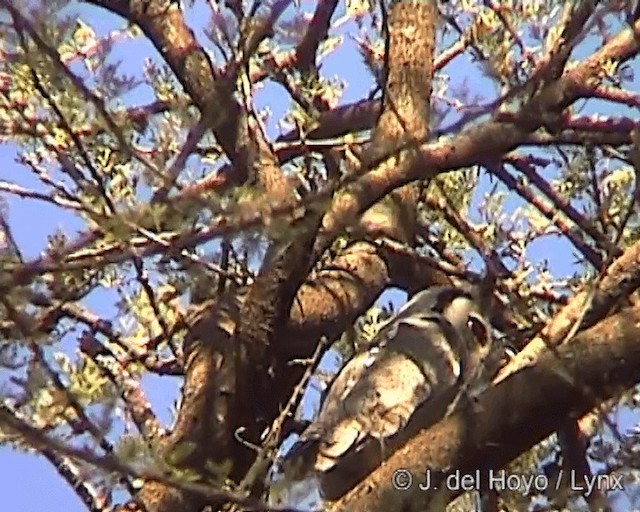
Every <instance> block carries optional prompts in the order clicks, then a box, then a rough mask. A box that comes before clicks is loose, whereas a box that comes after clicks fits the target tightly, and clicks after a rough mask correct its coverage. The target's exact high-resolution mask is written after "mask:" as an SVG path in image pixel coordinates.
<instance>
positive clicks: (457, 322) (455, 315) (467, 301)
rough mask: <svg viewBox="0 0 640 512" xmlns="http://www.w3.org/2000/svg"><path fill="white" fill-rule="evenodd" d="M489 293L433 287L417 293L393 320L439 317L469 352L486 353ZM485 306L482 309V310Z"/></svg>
mask: <svg viewBox="0 0 640 512" xmlns="http://www.w3.org/2000/svg"><path fill="white" fill-rule="evenodd" d="M489 294H491V291H487V290H486V287H485V286H483V284H482V283H481V284H480V285H468V284H464V285H461V286H451V287H449V286H434V287H431V288H427V289H426V290H423V291H421V292H418V293H416V294H415V295H414V296H413V297H412V298H411V300H409V301H408V302H407V303H406V304H405V305H404V306H403V307H402V308H401V309H400V310H399V311H398V314H397V315H396V318H398V319H402V318H407V317H420V316H431V315H434V314H436V315H442V317H443V318H444V319H445V320H447V321H448V322H449V323H450V324H451V326H452V327H453V328H454V329H455V330H456V332H457V333H458V334H459V335H460V336H461V338H462V339H464V340H465V342H466V343H467V345H468V346H469V348H470V349H472V350H477V349H480V350H482V351H487V352H488V351H489V350H490V348H491V341H492V335H491V325H490V323H489V321H488V320H487V319H486V317H485V314H486V313H488V311H487V309H488V308H487V305H488V304H490V303H491V300H492V296H491V295H489ZM483 306H484V307H483Z"/></svg>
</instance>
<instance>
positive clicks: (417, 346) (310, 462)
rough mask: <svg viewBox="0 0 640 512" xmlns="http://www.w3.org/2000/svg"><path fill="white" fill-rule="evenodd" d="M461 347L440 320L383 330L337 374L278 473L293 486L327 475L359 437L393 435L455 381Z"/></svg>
mask: <svg viewBox="0 0 640 512" xmlns="http://www.w3.org/2000/svg"><path fill="white" fill-rule="evenodd" d="M462 346H463V344H461V343H459V340H458V338H457V335H456V333H455V331H453V330H452V329H451V326H450V324H448V323H447V322H446V321H444V320H443V319H442V318H441V317H439V316H423V317H419V318H418V317H411V318H405V319H400V320H399V321H397V322H392V323H389V324H387V325H385V326H384V328H383V329H382V330H381V332H380V333H379V334H378V336H377V337H376V344H375V346H374V347H373V348H371V349H370V350H369V351H367V352H365V353H362V354H357V355H356V356H355V357H354V358H353V359H351V360H350V361H349V362H348V363H347V364H346V365H345V367H344V368H343V369H342V371H341V372H340V373H339V374H338V376H337V377H336V379H335V380H334V382H333V383H332V385H331V387H330V389H329V391H328V393H327V396H326V398H325V400H324V402H323V405H322V408H321V410H320V413H319V414H318V417H317V419H316V420H315V421H314V422H313V423H312V424H311V425H310V426H309V428H308V429H307V430H305V432H303V433H302V435H301V438H300V441H299V442H298V443H297V444H296V445H294V447H293V448H292V449H291V451H290V452H289V454H288V455H287V457H286V458H285V474H287V473H288V476H289V477H291V478H292V479H294V480H297V479H301V478H304V476H306V474H307V473H308V472H309V471H311V470H315V471H316V472H325V471H328V470H330V469H331V468H332V467H333V466H334V465H335V464H336V463H337V462H338V461H339V459H340V458H341V457H342V456H343V455H345V454H346V453H347V452H348V451H350V450H354V449H357V447H358V445H359V444H360V443H361V442H362V441H363V440H364V439H365V438H366V437H374V438H377V439H384V438H387V437H390V436H392V435H394V434H395V433H397V432H398V431H399V430H400V429H401V428H403V427H404V426H405V425H406V424H407V422H408V421H409V418H410V417H411V416H412V414H413V413H414V411H415V410H416V408H417V407H418V406H419V405H421V404H422V403H424V402H425V401H427V400H429V399H430V398H431V397H434V396H435V395H437V394H439V393H440V392H441V391H443V390H445V389H450V387H451V386H453V385H455V383H456V382H457V381H458V378H459V376H460V373H461V365H462V360H463V359H464V354H461V353H460V351H461V348H462ZM287 464H288V467H289V468H292V467H296V466H297V470H296V471H287Z"/></svg>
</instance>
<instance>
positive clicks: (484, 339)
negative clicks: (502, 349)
mask: <svg viewBox="0 0 640 512" xmlns="http://www.w3.org/2000/svg"><path fill="white" fill-rule="evenodd" d="M467 327H469V329H470V330H471V332H472V333H473V336H474V337H475V339H476V341H477V342H478V344H479V345H480V346H482V347H485V346H487V345H488V344H489V342H490V341H491V333H490V332H489V326H488V325H487V323H486V322H485V321H484V320H483V319H482V318H480V317H479V316H476V315H474V314H471V315H469V318H468V319H467Z"/></svg>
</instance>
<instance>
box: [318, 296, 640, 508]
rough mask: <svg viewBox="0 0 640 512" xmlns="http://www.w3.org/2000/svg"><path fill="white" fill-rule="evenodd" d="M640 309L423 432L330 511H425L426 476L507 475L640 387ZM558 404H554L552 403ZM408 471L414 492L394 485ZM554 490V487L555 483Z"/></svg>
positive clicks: (550, 355) (583, 336)
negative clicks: (502, 471) (527, 455)
mask: <svg viewBox="0 0 640 512" xmlns="http://www.w3.org/2000/svg"><path fill="white" fill-rule="evenodd" d="M639 337H640V309H639V308H637V307H636V308H628V309H624V310H622V311H621V312H620V313H617V314H616V315H614V316H612V317H610V318H607V319H606V320H603V321H602V322H600V323H599V324H597V325H595V326H594V327H592V328H590V329H589V330H587V331H585V332H583V333H581V334H580V335H578V336H577V337H576V338H574V339H573V340H571V341H570V342H569V343H567V344H566V345H563V346H561V347H559V348H558V351H557V353H556V354H553V353H551V352H550V351H546V352H545V353H544V354H543V355H542V357H541V358H540V359H539V360H538V362H537V364H536V365H535V366H532V367H528V368H526V369H524V370H522V371H521V372H519V373H517V374H515V375H512V376H510V377H509V378H508V379H506V380H505V381H504V382H501V383H500V384H499V385H497V386H495V387H493V388H490V389H488V390H486V391H485V392H484V393H483V394H482V395H480V396H479V397H478V398H477V399H476V400H475V401H474V402H473V403H470V404H466V406H465V407H464V408H463V409H462V410H460V411H459V412H458V413H456V414H454V415H452V416H450V417H448V418H447V419H445V420H442V421H440V422H439V423H437V424H436V425H434V426H433V427H432V428H428V429H425V430H421V431H420V432H419V433H418V434H417V435H416V436H415V437H414V438H412V439H411V441H409V442H408V443H407V444H406V445H405V446H403V447H402V448H401V449H399V450H398V451H396V452H395V453H394V454H393V455H392V456H391V457H390V458H389V459H387V460H386V461H385V462H384V463H383V464H382V465H381V466H380V467H379V468H378V469H377V470H376V471H375V472H374V473H372V474H371V475H370V476H369V477H367V478H366V479H365V480H364V481H363V482H361V483H360V484H359V485H358V486H357V487H356V488H354V489H353V490H352V491H351V492H349V493H348V494H347V495H345V496H344V497H343V498H342V499H341V500H340V501H338V502H336V503H335V504H334V505H333V506H332V507H331V509H330V510H331V512H336V511H339V510H344V511H350V512H352V511H363V512H364V511H367V512H372V511H382V510H392V509H393V510H404V511H414V510H415V511H417V510H425V508H424V507H425V500H426V499H428V498H432V497H433V493H428V492H423V491H420V490H419V489H418V485H419V484H420V483H423V482H424V481H425V480H424V477H423V476H424V475H425V474H426V473H425V472H426V470H429V471H430V473H429V474H430V476H431V483H432V484H433V485H438V484H441V483H442V479H443V477H444V476H446V475H447V474H451V472H452V471H454V470H460V471H461V472H463V473H467V472H468V473H471V472H472V471H475V470H476V469H480V470H481V478H484V479H485V481H486V478H487V475H486V473H485V471H487V470H489V469H497V468H501V467H502V466H504V465H505V464H507V463H508V462H509V461H511V460H512V459H514V458H515V457H516V456H517V455H518V454H520V453H522V452H524V451H525V450H527V449H529V448H530V447H532V446H533V445H535V444H536V443H538V442H540V441H541V440H543V439H544V438H545V437H547V436H548V435H550V434H551V433H552V432H553V431H554V430H555V429H556V428H557V427H558V426H559V425H561V424H562V422H564V421H566V419H567V418H568V417H572V418H579V417H580V416H582V415H584V414H585V413H587V412H588V411H589V410H591V409H592V408H593V407H594V406H595V405H597V404H598V403H599V402H601V401H604V400H606V399H609V398H611V397H615V396H617V395H618V394H620V392H622V391H623V390H624V389H628V388H629V387H630V386H633V385H634V384H636V383H637V382H639V381H640V344H638V341H637V340H638V339H639ZM550 397H552V398H550ZM400 468H404V469H406V470H408V471H409V472H410V473H412V475H413V477H414V481H413V484H412V486H411V489H410V490H408V491H398V490H395V489H393V487H392V485H391V482H392V478H393V475H394V472H395V471H396V470H398V469H400ZM551 483H552V484H554V482H551Z"/></svg>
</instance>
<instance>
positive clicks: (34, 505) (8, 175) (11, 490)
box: [0, 1, 640, 512]
mask: <svg viewBox="0 0 640 512" xmlns="http://www.w3.org/2000/svg"><path fill="white" fill-rule="evenodd" d="M314 3H315V2H309V1H306V2H302V5H303V7H306V10H307V11H310V9H309V6H312V5H314ZM198 4H199V8H198V9H202V2H199V3H198ZM17 5H19V3H17ZM341 9H343V8H341ZM70 12H71V11H70ZM77 12H78V13H80V14H81V16H82V17H83V18H84V19H85V20H86V21H88V22H89V24H90V25H91V26H92V27H93V28H94V29H95V30H96V32H97V33H98V35H102V34H104V33H105V32H108V31H110V30H113V29H114V28H119V27H122V20H120V19H118V18H117V17H114V16H111V15H108V14H107V13H106V12H105V11H102V10H97V9H95V8H93V7H87V6H82V7H79V8H78V9H77ZM201 12H202V11H198V10H194V11H193V12H192V13H191V14H190V15H189V16H188V19H189V21H190V23H193V25H192V26H194V27H197V26H198V22H199V21H201V20H202V19H203V18H202V16H201ZM343 14H344V13H343V11H342V10H339V11H338V13H337V15H336V16H342V15H343ZM340 32H342V33H344V32H348V33H352V34H353V33H356V30H355V29H354V24H353V23H349V24H347V25H345V26H344V27H343V29H341V30H340ZM153 54H155V51H154V50H153V49H152V48H151V46H150V45H149V44H148V43H146V42H141V40H140V39H139V40H137V41H135V42H126V43H125V44H122V45H121V44H120V43H117V44H116V48H115V50H114V51H113V52H112V54H111V57H110V59H111V60H113V61H116V60H119V59H121V60H122V65H121V68H120V69H121V71H123V72H126V73H131V74H135V75H139V74H140V71H141V69H142V66H143V62H144V59H145V58H148V57H149V56H150V55H153ZM633 67H634V72H635V75H636V77H638V76H640V74H639V72H640V67H639V66H638V62H637V60H636V62H635V63H634V66H633ZM444 72H445V73H447V74H448V75H450V77H451V82H452V84H453V83H462V82H463V81H467V83H468V84H469V86H470V87H473V89H474V92H475V93H476V94H480V95H482V96H484V97H485V98H486V99H490V98H493V97H494V95H495V93H496V91H495V88H494V87H493V86H492V85H491V83H490V82H489V81H488V80H487V79H486V78H484V77H483V76H482V74H481V72H480V70H479V68H478V66H476V65H473V64H471V63H470V62H469V60H468V58H467V57H462V58H457V59H455V60H454V61H453V62H452V63H451V64H449V65H448V66H447V67H446V68H445V69H444ZM322 73H323V75H324V76H327V77H331V76H339V77H341V79H342V80H344V81H345V82H346V84H345V85H346V88H345V91H344V95H343V98H342V103H350V102H352V101H354V100H358V99H361V98H363V97H365V96H366V95H367V94H368V92H369V90H370V87H371V83H372V82H371V78H370V75H369V73H368V71H367V70H366V68H365V66H364V64H363V63H362V59H361V57H360V55H359V53H358V51H357V49H356V48H355V45H354V44H353V43H352V42H351V41H350V40H349V38H348V36H347V37H346V38H345V44H344V45H343V46H342V47H341V49H339V50H338V51H337V52H336V53H334V54H333V55H332V56H330V57H329V58H327V59H326V60H325V62H324V64H323V67H322ZM150 99H151V97H150V95H149V91H148V90H147V91H145V90H143V89H141V90H137V91H136V92H135V93H134V94H131V95H129V97H128V98H127V100H128V101H130V102H131V103H132V104H144V103H146V102H147V101H149V100H150ZM257 105H258V106H259V107H263V106H268V107H269V108H270V110H271V111H272V116H271V118H270V121H269V123H268V128H269V134H270V135H271V136H273V137H275V136H277V134H279V133H280V128H279V127H278V124H277V121H278V119H279V118H280V117H281V115H282V114H283V113H284V112H285V111H286V109H287V108H288V105H289V103H288V100H287V99H286V96H285V95H284V93H283V91H282V89H281V88H280V87H279V86H277V85H273V84H268V85H266V86H265V87H264V88H263V89H262V90H261V92H260V93H259V95H258V96H257ZM593 108H594V109H595V108H596V105H595V104H594V107H593ZM598 110H599V111H600V112H601V113H604V114H609V115H612V114H614V115H626V114H628V112H627V111H626V110H621V109H616V110H612V108H611V107H610V106H607V108H606V109H603V108H602V106H601V105H599V106H598ZM635 115H636V117H637V113H636V114H635ZM15 157H16V149H15V148H14V147H12V146H11V145H2V146H0V158H2V163H3V165H2V166H0V179H4V180H8V181H12V182H15V183H18V184H20V185H23V186H26V187H32V188H38V182H37V181H36V180H35V179H34V178H33V177H32V176H31V175H30V174H29V173H28V172H27V171H26V169H25V168H23V167H21V166H19V164H17V163H15ZM547 175H548V174H547ZM487 183H488V181H487V180H486V179H483V186H482V187H481V188H480V192H481V194H482V193H483V192H485V191H486V190H488V188H487ZM481 194H480V195H479V196H478V197H477V198H476V204H477V202H478V200H480V198H481ZM3 197H4V198H6V200H7V203H8V206H9V215H10V217H9V219H10V223H11V226H12V227H13V230H14V234H15V236H16V238H17V241H18V244H19V245H20V247H21V249H22V251H23V253H24V255H25V257H26V258H33V257H36V256H37V255H38V254H39V253H40V251H42V250H43V248H44V247H45V244H46V240H47V236H48V235H49V234H51V233H52V232H53V231H54V230H56V229H58V228H62V229H63V230H64V231H65V232H66V233H68V234H69V235H71V236H73V234H74V233H76V232H77V231H79V230H80V229H82V227H83V223H82V222H81V221H80V220H79V219H77V218H76V217H74V216H72V215H70V214H67V213H65V212H61V211H60V210H59V209H56V208H54V207H52V206H50V205H48V204H44V203H37V204H36V203H34V202H32V201H29V200H21V199H16V198H14V197H9V196H3ZM520 204H521V203H520V202H519V201H517V200H509V201H508V202H507V206H508V208H509V209H513V208H516V207H517V206H519V205H520ZM472 213H473V212H472ZM572 252H573V248H572V247H571V246H570V245H569V243H568V242H567V241H566V240H561V239H558V238H557V237H545V238H544V239H542V240H541V241H539V242H535V243H534V244H532V245H531V248H530V252H529V256H530V259H531V260H532V261H542V260H545V259H548V260H550V264H551V268H552V269H553V271H554V273H556V274H557V275H567V274H569V273H571V272H572V271H573V270H574V266H573V257H572V256H571V254H572ZM562 255H565V256H564V257H563V256H562ZM114 298H115V294H114V293H113V292H111V291H109V290H105V289H100V290H97V291H95V292H94V293H92V294H91V295H90V296H89V297H88V298H87V300H86V305H87V306H88V307H89V308H91V309H92V310H93V311H95V312H96V313H97V314H100V315H103V316H104V317H105V318H114V315H115V314H116V310H115V307H114V306H113V302H114ZM403 299H404V294H402V293H399V292H397V291H393V292H389V293H385V294H384V295H383V296H382V297H381V299H380V301H381V302H382V303H387V302H388V301H389V300H391V301H393V302H394V303H396V304H397V303H398V302H399V301H401V300H403ZM56 350H64V351H66V352H68V353H70V354H75V353H76V348H75V340H74V339H73V338H69V339H68V340H66V341H65V342H63V343H62V346H57V347H56ZM327 361H328V362H327V363H326V364H327V365H328V366H335V364H336V358H335V356H330V359H328V360H327ZM2 381H3V379H2V378H0V382H2ZM178 384H179V380H178V379H176V378H172V377H149V378H146V379H145V382H144V385H145V389H146V391H147V393H148V397H149V399H150V400H151V402H152V403H153V404H154V407H155V411H156V414H157V415H158V417H159V419H160V420H161V421H162V422H164V423H165V425H168V424H169V423H170V421H171V413H170V410H171V407H172V405H173V402H174V400H175V398H176V397H177V390H178ZM307 407H308V409H310V408H311V403H309V404H307ZM0 470H1V471H2V478H0V496H1V497H2V503H3V507H6V509H7V510H13V511H16V512H39V511H41V510H47V511H49V512H75V511H82V510H85V508H84V506H83V505H82V503H81V502H80V500H79V499H78V498H77V496H76V495H75V493H74V492H73V491H72V490H71V488H70V487H69V486H68V485H67V484H66V482H65V481H64V480H63V479H62V478H61V477H59V476H58V475H57V473H56V472H55V469H54V468H53V466H51V465H50V464H49V463H48V462H47V461H46V460H45V459H43V458H42V457H39V456H37V455H32V454H25V453H22V452H17V451H14V450H12V449H10V448H8V447H0Z"/></svg>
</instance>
